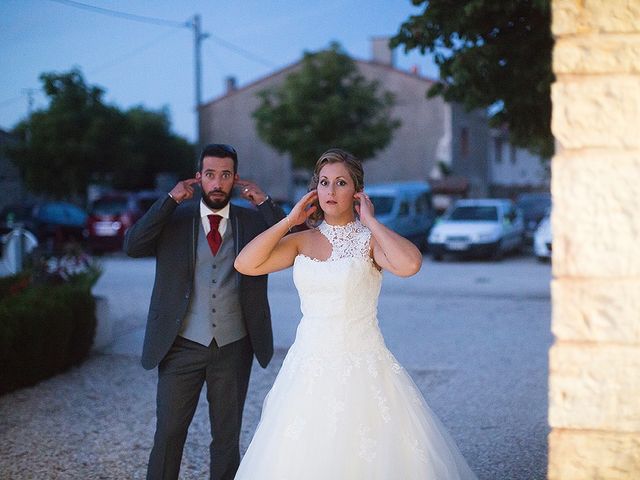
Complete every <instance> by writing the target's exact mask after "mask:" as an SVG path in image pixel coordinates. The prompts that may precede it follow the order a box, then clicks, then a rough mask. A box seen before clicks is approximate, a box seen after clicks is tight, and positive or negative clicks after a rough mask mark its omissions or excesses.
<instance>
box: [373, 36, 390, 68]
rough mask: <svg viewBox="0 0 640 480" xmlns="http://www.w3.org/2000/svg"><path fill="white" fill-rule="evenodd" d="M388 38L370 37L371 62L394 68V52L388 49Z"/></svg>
mask: <svg viewBox="0 0 640 480" xmlns="http://www.w3.org/2000/svg"><path fill="white" fill-rule="evenodd" d="M389 40H390V37H371V57H372V58H371V61H372V62H374V63H379V64H381V65H388V66H390V67H395V65H396V55H395V51H394V50H391V48H389Z"/></svg>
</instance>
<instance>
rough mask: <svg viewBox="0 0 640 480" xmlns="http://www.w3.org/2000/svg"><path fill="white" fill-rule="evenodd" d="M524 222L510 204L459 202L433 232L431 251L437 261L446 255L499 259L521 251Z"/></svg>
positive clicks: (430, 241) (495, 200)
mask: <svg viewBox="0 0 640 480" xmlns="http://www.w3.org/2000/svg"><path fill="white" fill-rule="evenodd" d="M523 236H524V221H523V218H522V213H521V212H520V211H519V209H518V208H516V206H515V204H514V203H513V202H512V201H511V200H506V199H464V200H457V201H456V202H455V203H454V204H453V205H452V206H451V207H450V208H449V210H447V212H445V214H444V215H443V216H442V218H441V219H439V220H438V221H437V222H436V224H435V226H434V227H433V228H432V229H431V234H430V235H429V251H430V252H431V255H432V257H433V259H434V260H436V261H439V260H442V258H443V256H444V255H445V254H455V255H467V256H488V257H491V258H493V259H496V260H497V259H500V258H502V256H503V255H504V254H505V253H507V252H513V251H518V250H519V249H520V248H521V247H522V243H523Z"/></svg>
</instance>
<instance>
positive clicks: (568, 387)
mask: <svg viewBox="0 0 640 480" xmlns="http://www.w3.org/2000/svg"><path fill="white" fill-rule="evenodd" d="M552 8H553V33H554V36H555V38H556V45H555V48H554V52H553V69H554V72H555V74H556V77H557V78H556V83H555V84H554V86H553V88H552V100H553V120H552V128H553V133H554V135H555V138H556V141H557V152H556V156H555V157H554V158H553V162H552V187H551V188H552V193H553V197H554V200H553V201H554V210H553V218H552V225H553V235H554V238H553V276H554V280H553V282H552V301H553V320H552V330H553V333H554V335H555V343H554V345H553V347H552V348H551V352H550V380H549V390H550V392H549V397H550V398H549V422H550V425H551V429H552V430H551V434H550V436H549V471H548V478H549V479H551V480H556V479H567V480H581V479H629V480H631V479H640V0H552Z"/></svg>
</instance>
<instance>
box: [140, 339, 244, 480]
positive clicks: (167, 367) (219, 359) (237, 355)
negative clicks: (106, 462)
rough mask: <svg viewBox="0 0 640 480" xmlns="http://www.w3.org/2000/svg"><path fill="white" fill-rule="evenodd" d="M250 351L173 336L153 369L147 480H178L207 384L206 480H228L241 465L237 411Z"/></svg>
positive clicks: (240, 406) (241, 343) (239, 413)
mask: <svg viewBox="0 0 640 480" xmlns="http://www.w3.org/2000/svg"><path fill="white" fill-rule="evenodd" d="M252 362H253V351H252V349H251V343H250V341H249V337H248V336H247V337H244V338H243V339H241V340H238V341H237V342H234V343H231V344H229V345H225V346H223V347H218V346H217V345H216V342H215V340H214V341H213V342H211V345H210V346H209V347H205V346H203V345H200V344H199V343H196V342H192V341H190V340H187V339H185V338H182V337H180V336H178V337H177V338H176V341H175V342H174V344H173V346H172V347H171V349H170V350H169V352H168V353H167V355H166V356H165V358H164V359H163V360H162V362H160V365H159V366H158V393H157V397H156V402H157V406H156V417H157V423H156V433H155V436H154V440H153V448H152V450H151V455H150V457H149V467H148V470H147V480H160V479H162V480H169V479H171V480H177V479H178V474H179V472H180V462H181V461H182V451H183V448H184V443H185V440H186V438H187V430H188V428H189V425H190V424H191V420H192V419H193V415H194V413H195V411H196V407H197V405H198V399H199V397H200V391H201V390H202V385H203V384H204V383H205V382H206V384H207V401H208V402H209V420H210V422H211V438H212V440H211V445H210V447H209V451H210V455H211V479H212V480H233V477H234V476H235V473H236V470H237V469H238V466H239V465H240V429H241V426H242V410H243V408H244V402H245V399H246V396H247V388H248V386H249V375H250V373H251V365H252Z"/></svg>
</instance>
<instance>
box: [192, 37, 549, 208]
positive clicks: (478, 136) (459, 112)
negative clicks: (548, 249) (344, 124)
mask: <svg viewBox="0 0 640 480" xmlns="http://www.w3.org/2000/svg"><path fill="white" fill-rule="evenodd" d="M387 44H388V38H386V37H380V38H373V40H372V43H371V45H372V59H371V60H370V61H364V60H357V59H356V60H354V61H355V63H356V65H357V67H358V69H359V71H360V73H361V74H362V75H363V76H364V77H365V78H367V80H377V81H378V82H379V85H380V88H381V90H386V91H390V92H391V93H393V94H394V96H395V105H394V107H393V109H392V111H391V115H392V117H393V118H397V119H399V120H400V121H401V126H400V128H398V129H397V130H396V131H395V132H394V136H393V139H392V141H391V142H390V144H389V145H388V146H387V147H386V148H385V149H384V150H382V151H379V152H378V153H377V154H376V156H375V157H373V158H371V159H369V160H367V161H366V162H365V163H364V168H365V180H366V182H367V183H374V182H387V181H403V180H429V179H430V178H432V177H435V178H437V177H438V176H439V175H440V170H441V167H440V165H444V166H446V167H445V168H446V169H447V170H450V171H451V173H452V174H453V175H455V176H457V177H464V178H465V179H466V182H465V184H467V185H468V191H467V192H466V194H467V195H469V196H487V195H489V194H490V193H491V185H492V174H493V170H492V168H491V158H492V157H491V148H492V146H493V145H494V136H492V131H491V129H490V128H489V126H488V122H487V115H486V112H484V111H481V110H476V111H472V112H466V111H465V109H464V108H463V107H462V106H461V105H459V104H456V103H448V102H445V101H444V100H443V99H442V98H441V97H435V98H427V97H426V91H427V90H428V89H429V87H430V86H431V85H433V83H434V80H432V79H430V78H427V77H425V76H423V75H420V74H419V73H418V72H417V69H413V71H411V72H407V71H403V70H400V69H398V68H396V67H395V62H394V52H393V51H391V50H390V49H389V48H388V46H387ZM301 65H302V62H301V61H298V62H296V63H294V64H292V65H290V66H288V67H285V68H283V69H281V70H278V71H276V72H273V73H272V74H271V75H268V76H266V77H264V78H260V79H258V80H256V81H254V82H252V83H250V84H248V85H246V86H244V87H242V88H238V87H237V86H236V82H235V79H233V78H228V79H227V88H226V92H225V93H224V94H223V95H221V96H220V97H218V98H215V99H213V100H211V101H210V102H208V103H205V104H203V105H202V106H201V107H200V138H201V139H202V142H203V143H211V142H217V143H229V144H232V145H234V146H235V147H236V148H237V150H238V154H239V158H240V164H239V173H240V175H241V176H245V177H247V178H250V179H252V180H254V181H256V182H258V183H259V184H260V185H261V186H262V187H263V188H264V189H265V190H266V191H268V192H269V193H270V194H271V195H272V196H273V197H274V198H282V199H291V200H293V199H296V198H298V197H299V196H301V194H302V192H304V191H306V184H307V180H308V173H307V172H296V171H294V170H293V169H292V168H291V162H290V159H289V158H288V155H281V154H279V153H278V152H277V151H275V150H274V149H273V148H272V147H270V146H269V145H267V144H265V143H264V142H263V141H262V140H261V139H260V138H259V137H258V134H257V132H256V129H255V125H254V119H253V118H252V113H253V111H254V110H255V109H256V108H257V107H258V106H259V103H260V101H259V98H258V97H257V93H258V92H260V91H261V90H263V89H266V88H272V87H275V86H277V85H279V84H281V83H282V82H283V81H284V80H285V78H286V77H287V75H289V74H291V73H292V72H295V71H296V70H298V69H299V68H301ZM331 146H339V145H327V148H329V147H331ZM521 158H522V161H526V160H525V157H524V156H521ZM535 161H536V162H537V163H539V160H538V159H535ZM496 172H500V170H499V169H496ZM499 178H502V177H499Z"/></svg>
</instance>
